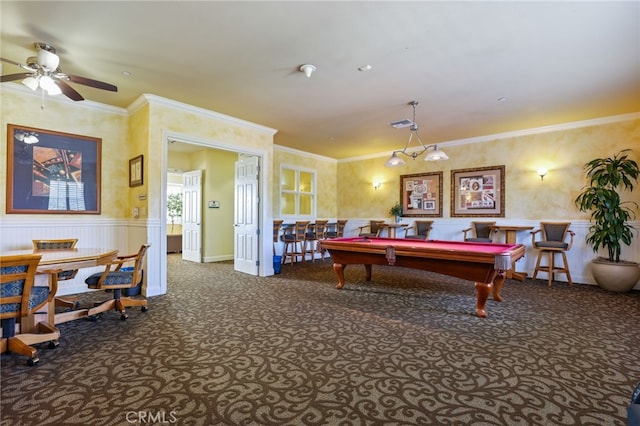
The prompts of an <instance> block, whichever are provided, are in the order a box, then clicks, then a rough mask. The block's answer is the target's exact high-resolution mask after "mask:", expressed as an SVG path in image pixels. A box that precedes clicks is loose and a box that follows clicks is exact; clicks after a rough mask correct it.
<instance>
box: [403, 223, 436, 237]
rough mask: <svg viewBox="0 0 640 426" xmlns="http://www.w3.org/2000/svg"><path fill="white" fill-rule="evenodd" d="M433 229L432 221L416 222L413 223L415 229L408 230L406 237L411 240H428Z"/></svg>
mask: <svg viewBox="0 0 640 426" xmlns="http://www.w3.org/2000/svg"><path fill="white" fill-rule="evenodd" d="M432 227H433V221H432V220H416V221H415V222H414V223H413V227H411V228H409V229H408V230H407V232H406V233H405V235H404V237H405V238H407V239H411V240H428V239H429V234H430V233H431V228H432Z"/></svg>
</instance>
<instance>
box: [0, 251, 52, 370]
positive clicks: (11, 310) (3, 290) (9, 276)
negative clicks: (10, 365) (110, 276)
mask: <svg viewBox="0 0 640 426" xmlns="http://www.w3.org/2000/svg"><path fill="white" fill-rule="evenodd" d="M41 257H42V256H41V255H39V254H28V255H18V256H0V322H1V323H2V339H1V343H0V352H6V351H10V352H14V353H17V354H21V355H25V356H28V357H29V359H28V360H27V365H29V366H33V365H36V364H37V363H38V362H39V361H40V359H39V358H38V352H37V350H36V349H35V348H34V347H33V346H31V345H34V344H37V343H43V342H49V347H50V348H55V347H56V346H58V339H59V338H60V332H59V331H58V329H57V328H56V327H55V326H54V325H50V324H48V323H46V322H39V323H37V324H36V330H35V331H37V333H25V330H23V325H24V323H23V324H21V326H20V333H19V334H16V320H17V319H18V318H20V319H23V320H26V317H28V316H29V315H33V314H34V313H35V312H36V311H37V310H38V309H40V308H42V307H43V306H44V305H45V304H46V303H48V302H51V300H52V299H53V296H54V295H55V294H56V290H57V285H58V281H57V274H58V272H60V270H56V271H50V272H49V276H50V287H49V286H35V285H34V279H35V276H36V269H37V267H38V263H39V262H40V258H41ZM25 323H26V321H25Z"/></svg>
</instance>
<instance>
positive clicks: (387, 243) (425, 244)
mask: <svg viewBox="0 0 640 426" xmlns="http://www.w3.org/2000/svg"><path fill="white" fill-rule="evenodd" d="M321 246H322V249H323V250H327V251H328V252H329V254H330V255H331V258H332V259H333V269H334V271H335V272H336V276H337V277H338V285H337V288H342V287H343V286H344V268H345V267H346V265H351V264H362V265H364V266H365V271H366V279H367V281H369V280H371V265H391V266H400V267H406V268H412V269H421V270H425V271H432V272H437V273H441V274H444V275H450V276H454V277H458V278H462V279H467V280H470V281H474V282H475V287H476V292H477V305H476V314H477V315H478V316H479V317H486V316H487V313H486V310H485V304H486V300H487V298H488V296H489V294H490V293H491V292H492V291H493V298H494V300H497V301H502V300H503V299H502V297H501V296H500V290H501V289H502V285H503V284H504V280H505V278H506V274H505V272H506V271H507V270H508V269H509V268H511V265H512V264H513V262H515V261H517V260H518V259H520V258H521V257H523V256H524V252H525V248H524V246H523V245H522V244H489V243H471V242H461V241H438V240H428V241H420V240H405V239H399V238H362V237H349V238H336V239H331V240H323V241H322V242H321Z"/></svg>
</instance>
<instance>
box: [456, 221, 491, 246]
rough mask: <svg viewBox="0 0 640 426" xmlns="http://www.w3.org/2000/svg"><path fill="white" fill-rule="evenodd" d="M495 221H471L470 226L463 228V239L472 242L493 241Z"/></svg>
mask: <svg viewBox="0 0 640 426" xmlns="http://www.w3.org/2000/svg"><path fill="white" fill-rule="evenodd" d="M495 224H496V223H495V222H471V227H470V228H467V229H463V230H462V232H463V234H464V235H463V239H464V240H465V241H467V242H472V243H493V242H494V238H495V228H494V226H495Z"/></svg>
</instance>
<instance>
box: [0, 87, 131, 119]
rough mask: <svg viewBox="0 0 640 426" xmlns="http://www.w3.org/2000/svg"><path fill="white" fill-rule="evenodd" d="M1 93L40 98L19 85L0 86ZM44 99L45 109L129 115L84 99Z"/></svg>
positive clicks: (54, 97) (38, 94) (116, 108)
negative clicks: (71, 108)
mask: <svg viewBox="0 0 640 426" xmlns="http://www.w3.org/2000/svg"><path fill="white" fill-rule="evenodd" d="M1 92H7V93H13V94H15V95H19V96H22V97H28V98H34V99H38V100H40V99H41V96H42V94H41V93H40V91H39V90H31V89H29V88H28V87H27V86H25V85H23V84H19V83H8V84H2V85H1V86H0V93H1ZM44 99H45V108H46V104H52V103H53V104H58V105H67V106H74V107H78V108H83V109H87V110H94V111H100V112H107V113H109V114H118V115H125V116H128V115H129V113H128V112H127V110H126V109H125V108H120V107H116V106H112V105H107V104H102V103H99V102H94V101H90V100H88V99H85V100H84V101H72V100H71V99H69V98H67V97H66V96H63V95H56V96H49V95H45V97H44Z"/></svg>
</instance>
